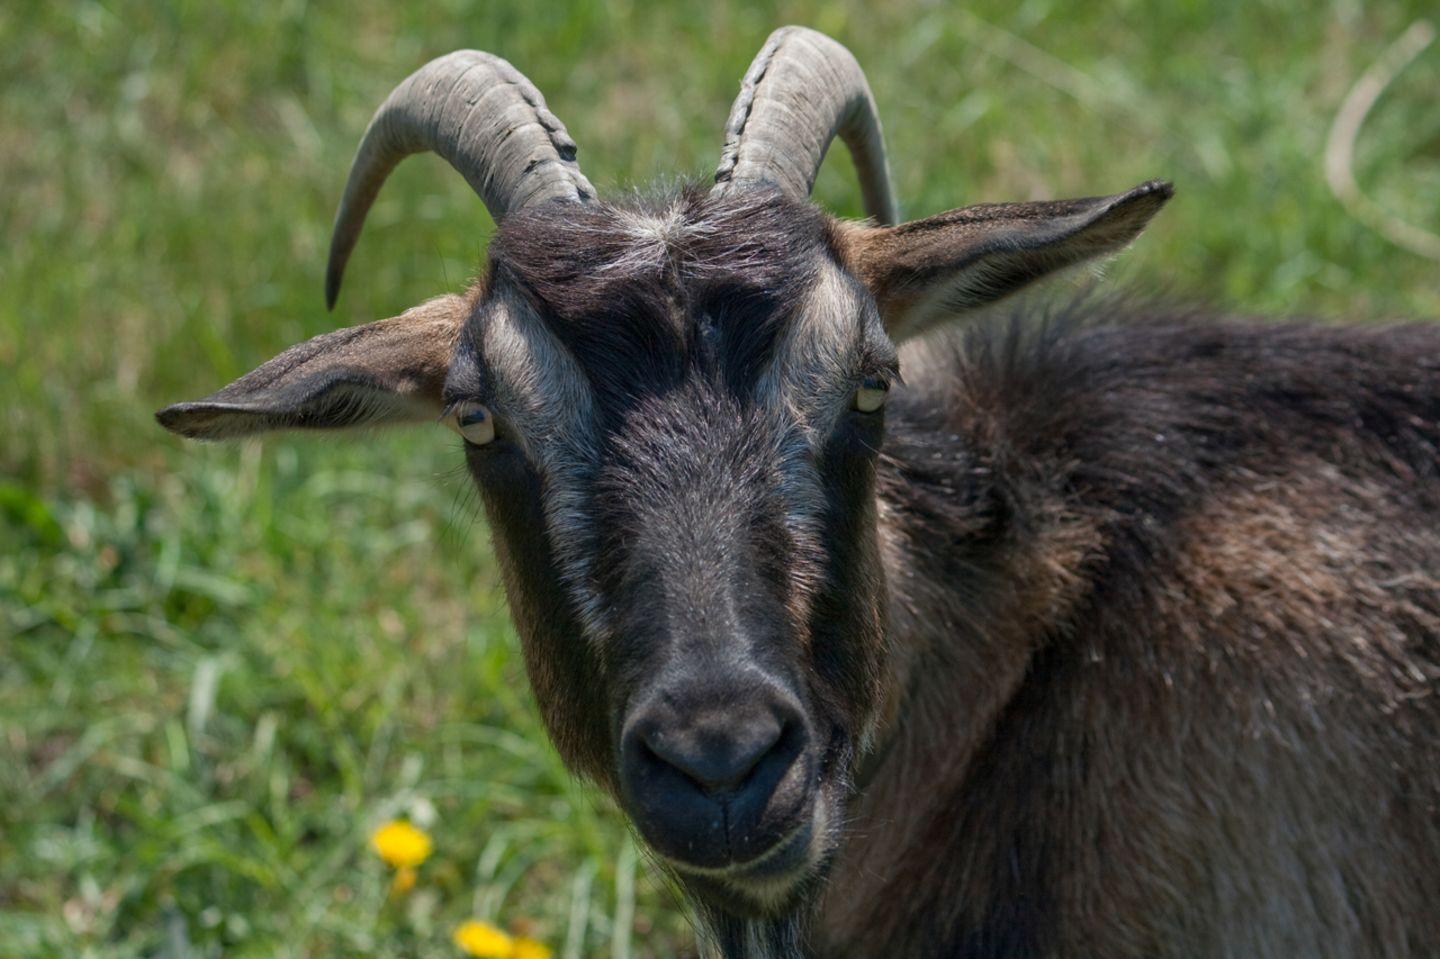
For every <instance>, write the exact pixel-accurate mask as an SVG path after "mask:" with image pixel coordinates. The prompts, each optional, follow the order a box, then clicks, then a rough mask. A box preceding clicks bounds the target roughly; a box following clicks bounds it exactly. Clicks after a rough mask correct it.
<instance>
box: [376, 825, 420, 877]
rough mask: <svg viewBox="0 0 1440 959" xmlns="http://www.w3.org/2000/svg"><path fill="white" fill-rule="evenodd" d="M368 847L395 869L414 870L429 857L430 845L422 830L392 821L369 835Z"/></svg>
mask: <svg viewBox="0 0 1440 959" xmlns="http://www.w3.org/2000/svg"><path fill="white" fill-rule="evenodd" d="M370 845H371V847H372V848H374V850H375V851H376V852H377V853H379V854H380V858H381V859H383V860H385V861H386V862H388V863H389V864H390V865H392V866H394V867H395V868H396V869H405V868H407V867H409V868H412V869H413V868H414V867H416V866H418V865H420V864H421V863H422V862H424V861H425V860H426V859H428V858H429V857H430V850H431V848H432V843H431V842H430V837H429V835H427V834H426V833H425V831H424V830H422V829H417V828H416V827H414V826H412V825H410V824H409V823H408V822H405V821H404V820H403V819H392V820H390V821H389V822H387V823H386V824H385V825H383V826H381V827H380V828H379V829H377V830H375V831H374V832H373V833H371V834H370Z"/></svg>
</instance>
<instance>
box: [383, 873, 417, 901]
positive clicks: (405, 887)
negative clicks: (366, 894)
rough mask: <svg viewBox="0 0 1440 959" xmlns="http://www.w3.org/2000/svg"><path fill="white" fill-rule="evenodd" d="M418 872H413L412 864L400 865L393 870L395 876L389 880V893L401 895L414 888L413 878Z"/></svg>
mask: <svg viewBox="0 0 1440 959" xmlns="http://www.w3.org/2000/svg"><path fill="white" fill-rule="evenodd" d="M418 878H419V874H418V873H416V872H415V867H414V866H401V867H400V868H399V869H397V870H395V877H394V878H393V879H391V880H390V895H392V896H403V895H405V894H406V893H407V892H409V891H410V890H411V889H414V888H415V880H416V879H418Z"/></svg>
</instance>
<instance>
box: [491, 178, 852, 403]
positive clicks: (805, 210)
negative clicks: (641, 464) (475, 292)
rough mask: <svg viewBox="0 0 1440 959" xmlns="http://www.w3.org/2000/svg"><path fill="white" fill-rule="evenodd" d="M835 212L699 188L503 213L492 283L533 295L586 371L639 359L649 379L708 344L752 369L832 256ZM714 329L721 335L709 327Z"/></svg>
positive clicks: (733, 365)
mask: <svg viewBox="0 0 1440 959" xmlns="http://www.w3.org/2000/svg"><path fill="white" fill-rule="evenodd" d="M830 230H831V226H830V221H829V219H828V217H826V216H825V214H823V213H821V212H820V211H819V210H817V209H815V208H814V207H812V206H811V205H809V204H806V203H800V202H797V201H795V200H792V199H790V198H787V197H785V196H784V195H782V194H780V193H779V192H778V191H770V190H763V189H762V190H751V191H744V192H742V193H740V194H737V195H731V196H725V197H712V196H710V195H709V193H708V192H704V191H701V190H699V189H695V188H686V189H681V190H679V191H677V192H675V193H672V194H670V195H668V196H663V197H661V198H660V199H658V200H650V201H637V203H636V204H634V205H630V206H627V205H623V204H588V205H584V206H580V205H576V204H558V203H557V204H546V205H543V206H540V207H535V208H531V209H527V210H522V211H519V212H517V213H516V214H514V215H512V216H510V217H507V218H506V219H505V221H504V222H503V223H502V224H501V226H500V228H499V230H498V232H497V233H496V236H495V239H494V241H493V242H492V243H491V247H490V251H491V252H490V259H491V270H492V280H491V282H492V288H493V285H494V284H504V285H506V286H508V287H511V288H514V289H516V290H518V291H519V292H520V294H521V295H523V296H524V297H525V298H526V299H528V300H529V301H530V302H531V303H532V304H533V305H534V306H535V307H536V310H537V312H538V313H539V314H540V315H541V316H542V317H544V319H545V322H546V323H547V325H548V326H549V327H550V328H551V330H552V332H553V333H554V334H555V336H556V337H557V338H558V339H559V340H560V341H561V342H563V343H564V344H565V345H566V346H567V347H568V348H569V350H570V352H571V353H572V354H573V355H575V356H577V357H587V358H590V357H595V358H597V361H596V362H587V363H586V365H587V366H589V367H591V370H590V372H592V373H599V374H600V377H601V379H602V380H603V379H604V373H605V371H604V370H601V369H598V368H597V367H598V366H599V365H600V364H606V366H607V368H609V369H614V368H615V360H616V359H618V358H621V357H623V358H625V359H626V361H627V362H626V363H624V364H621V365H622V366H631V365H633V364H634V363H636V362H642V363H645V364H646V365H647V366H648V367H650V368H649V369H648V370H647V372H648V373H649V374H650V376H651V377H652V378H653V377H654V376H655V375H662V376H663V374H664V372H665V370H666V369H668V368H672V367H673V368H674V370H675V372H676V373H677V374H678V372H679V369H680V367H681V366H683V365H684V362H685V359H686V358H687V357H691V356H693V354H694V351H695V350H696V349H697V348H699V347H700V344H701V341H705V340H711V341H719V342H721V343H722V344H723V349H724V350H725V352H726V354H727V356H726V360H727V362H725V364H724V365H725V366H726V367H727V368H729V369H730V370H732V371H734V370H736V369H737V368H747V367H753V366H755V365H756V364H758V363H760V362H763V359H764V357H765V356H766V355H768V353H769V350H770V348H771V346H772V344H773V343H774V342H775V339H776V337H777V336H778V335H779V333H780V331H781V330H782V329H783V328H784V326H785V325H786V324H787V323H788V322H789V321H790V319H791V318H792V316H793V315H794V313H795V311H796V309H797V307H799V306H800V305H801V304H802V303H803V302H804V299H805V295H806V291H807V290H808V289H810V287H811V286H812V285H813V284H814V282H815V279H816V277H817V275H818V274H819V272H820V271H821V270H822V268H823V267H824V265H825V263H826V262H827V261H831V258H832V246H831V240H830ZM712 334H714V336H712Z"/></svg>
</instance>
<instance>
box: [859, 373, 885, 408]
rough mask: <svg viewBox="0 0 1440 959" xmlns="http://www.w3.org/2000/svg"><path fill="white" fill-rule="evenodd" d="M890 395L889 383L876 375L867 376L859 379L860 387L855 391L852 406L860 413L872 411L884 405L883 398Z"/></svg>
mask: <svg viewBox="0 0 1440 959" xmlns="http://www.w3.org/2000/svg"><path fill="white" fill-rule="evenodd" d="M889 395H890V384H889V383H888V382H887V381H886V380H884V379H882V378H881V377H878V376H867V377H865V379H863V380H861V381H860V388H859V389H858V390H856V391H855V400H854V402H853V404H852V405H853V406H854V407H855V409H857V410H859V411H860V412H861V413H873V412H875V411H876V410H878V409H879V408H880V407H882V406H884V405H885V398H886V397H887V396H889Z"/></svg>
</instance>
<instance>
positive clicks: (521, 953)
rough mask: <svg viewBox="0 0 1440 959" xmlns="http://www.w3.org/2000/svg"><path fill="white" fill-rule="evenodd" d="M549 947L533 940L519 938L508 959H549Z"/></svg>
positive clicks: (523, 937)
mask: <svg viewBox="0 0 1440 959" xmlns="http://www.w3.org/2000/svg"><path fill="white" fill-rule="evenodd" d="M550 955H551V952H550V947H549V946H547V945H545V943H543V942H539V941H537V940H535V939H527V938H526V937H525V936H520V937H519V938H517V939H516V940H515V947H514V948H513V949H511V950H510V959H550Z"/></svg>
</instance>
